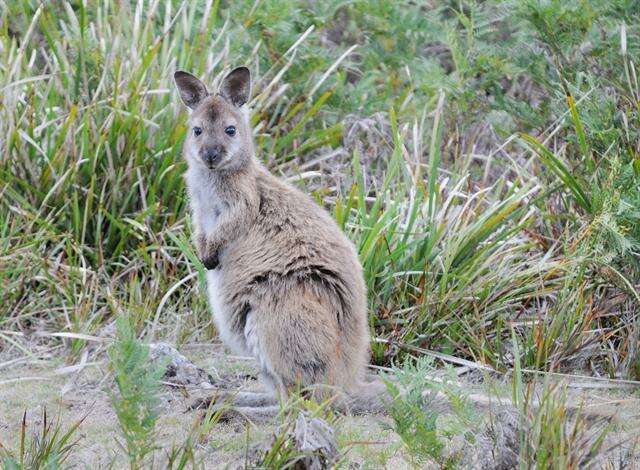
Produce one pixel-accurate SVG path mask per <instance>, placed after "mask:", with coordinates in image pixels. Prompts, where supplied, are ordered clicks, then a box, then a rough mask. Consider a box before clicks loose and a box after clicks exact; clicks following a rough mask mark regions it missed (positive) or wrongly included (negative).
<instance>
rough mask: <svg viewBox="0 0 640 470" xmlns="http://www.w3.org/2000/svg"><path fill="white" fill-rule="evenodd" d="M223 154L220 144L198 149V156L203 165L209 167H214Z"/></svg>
mask: <svg viewBox="0 0 640 470" xmlns="http://www.w3.org/2000/svg"><path fill="white" fill-rule="evenodd" d="M223 154H224V148H223V147H222V146H220V145H214V146H212V147H203V148H201V149H200V157H201V158H202V161H203V162H204V164H205V165H207V166H208V167H209V168H214V167H215V166H217V165H218V163H220V160H221V159H222V158H221V157H222V155H223Z"/></svg>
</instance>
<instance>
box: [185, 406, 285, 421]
mask: <svg viewBox="0 0 640 470" xmlns="http://www.w3.org/2000/svg"><path fill="white" fill-rule="evenodd" d="M194 409H195V408H194ZM199 409H202V408H199ZM207 410H208V411H209V410H210V412H211V414H210V415H209V416H210V417H211V419H215V420H217V421H218V422H220V423H236V422H250V423H262V422H265V421H269V420H271V419H273V418H275V417H276V416H277V415H278V413H279V412H280V407H279V406H277V405H267V406H229V405H225V404H213V405H211V404H210V405H209V407H207ZM205 418H206V415H202V419H205Z"/></svg>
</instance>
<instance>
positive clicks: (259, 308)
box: [176, 68, 369, 406]
mask: <svg viewBox="0 0 640 470" xmlns="http://www.w3.org/2000/svg"><path fill="white" fill-rule="evenodd" d="M238 70H240V72H238ZM248 80H249V73H248V70H247V69H244V68H241V69H236V70H234V71H233V72H231V74H229V76H228V77H227V78H226V79H225V81H224V82H223V84H222V87H221V90H222V92H221V94H218V95H209V94H208V93H206V94H204V93H203V90H206V88H205V87H204V85H202V83H201V82H200V81H199V80H197V79H196V78H195V77H193V76H191V75H189V74H186V73H185V72H178V73H176V83H177V85H178V88H179V89H180V92H181V95H182V97H183V100H184V101H185V103H186V104H187V105H188V106H190V107H192V108H193V109H194V111H193V113H192V115H191V117H190V120H189V121H190V124H191V125H192V126H197V127H200V128H202V133H201V134H200V135H199V136H196V135H195V134H191V133H190V135H189V137H187V140H186V142H185V148H184V154H185V158H186V160H187V162H188V164H189V170H188V171H187V174H186V181H187V187H188V190H189V193H190V195H191V205H192V210H193V223H194V233H195V237H194V238H195V241H196V246H197V249H198V253H199V256H200V258H201V259H202V260H203V262H204V264H205V266H207V267H208V268H211V269H210V271H209V272H208V279H209V288H210V292H209V294H210V301H211V304H212V307H213V310H214V311H213V314H214V317H215V319H216V323H217V325H218V328H219V330H220V332H221V336H222V337H223V339H224V340H225V342H227V344H229V345H230V346H231V347H233V348H235V349H236V350H238V351H240V352H244V353H248V354H251V355H252V356H254V357H255V358H256V360H257V361H258V363H259V364H260V367H261V376H262V378H263V381H264V382H265V384H266V385H267V386H268V387H269V388H270V389H272V390H273V391H275V392H276V393H277V394H279V395H281V396H286V394H287V393H288V392H289V391H291V390H292V389H294V388H297V387H310V386H314V385H328V386H331V387H335V388H336V389H338V390H342V391H344V392H346V393H347V394H348V395H349V396H356V395H357V394H358V393H359V392H358V391H359V390H361V389H362V387H363V381H364V374H365V367H366V364H367V361H368V354H369V353H368V345H369V333H368V326H367V315H366V290H365V284H364V280H363V276H362V268H361V266H360V263H359V261H358V257H357V254H356V250H355V249H354V246H353V244H352V243H351V242H350V241H349V240H348V239H347V237H346V236H345V235H344V234H343V233H342V231H341V230H340V228H339V227H338V226H337V224H336V223H335V221H334V220H333V219H332V218H331V217H330V216H329V214H328V213H327V212H326V211H325V210H324V209H322V208H321V207H320V206H319V205H318V204H316V203H315V201H314V200H313V199H312V198H311V197H309V196H308V195H306V194H304V193H302V192H301V191H299V190H298V189H296V188H294V187H293V186H291V185H289V184H287V183H285V182H283V181H281V180H279V179H278V178H276V177H275V176H273V175H271V174H270V173H269V172H268V171H267V170H266V169H265V168H264V167H263V166H262V165H261V164H260V163H259V162H258V161H257V159H256V158H255V156H254V151H253V141H252V136H251V129H250V127H249V124H248V119H247V117H246V115H245V114H243V112H242V110H241V106H242V105H243V104H244V103H245V102H246V101H247V100H248V98H249V93H250V88H249V83H248ZM194 97H195V98H194ZM229 126H235V128H236V134H235V136H233V137H230V136H229V135H227V134H226V133H225V132H226V131H225V129H228V128H229ZM207 148H216V149H217V150H216V155H218V154H220V155H222V156H221V157H218V159H219V160H216V162H217V163H215V162H214V164H213V165H214V166H213V167H211V165H209V163H206V164H203V161H202V159H201V158H200V157H201V156H202V155H203V154H205V153H206V149H207ZM203 149H204V150H203ZM218 150H219V152H218ZM260 403H261V406H262V405H265V403H263V402H260Z"/></svg>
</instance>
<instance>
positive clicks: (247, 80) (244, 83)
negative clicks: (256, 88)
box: [220, 67, 251, 106]
mask: <svg viewBox="0 0 640 470" xmlns="http://www.w3.org/2000/svg"><path fill="white" fill-rule="evenodd" d="M220 94H221V95H222V96H224V97H225V98H227V99H228V100H229V101H231V102H232V103H233V104H234V105H235V106H242V105H243V104H245V103H246V102H247V101H249V98H250V97H251V73H249V69H248V68H246V67H238V68H237V69H233V70H232V71H231V72H229V75H227V76H226V77H225V79H224V80H223V81H222V85H221V86H220Z"/></svg>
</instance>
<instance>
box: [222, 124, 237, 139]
mask: <svg viewBox="0 0 640 470" xmlns="http://www.w3.org/2000/svg"><path fill="white" fill-rule="evenodd" d="M224 131H225V132H226V133H227V135H230V136H231V137H233V136H234V135H236V128H235V126H229V127H227V128H226V129H225V130H224Z"/></svg>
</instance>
